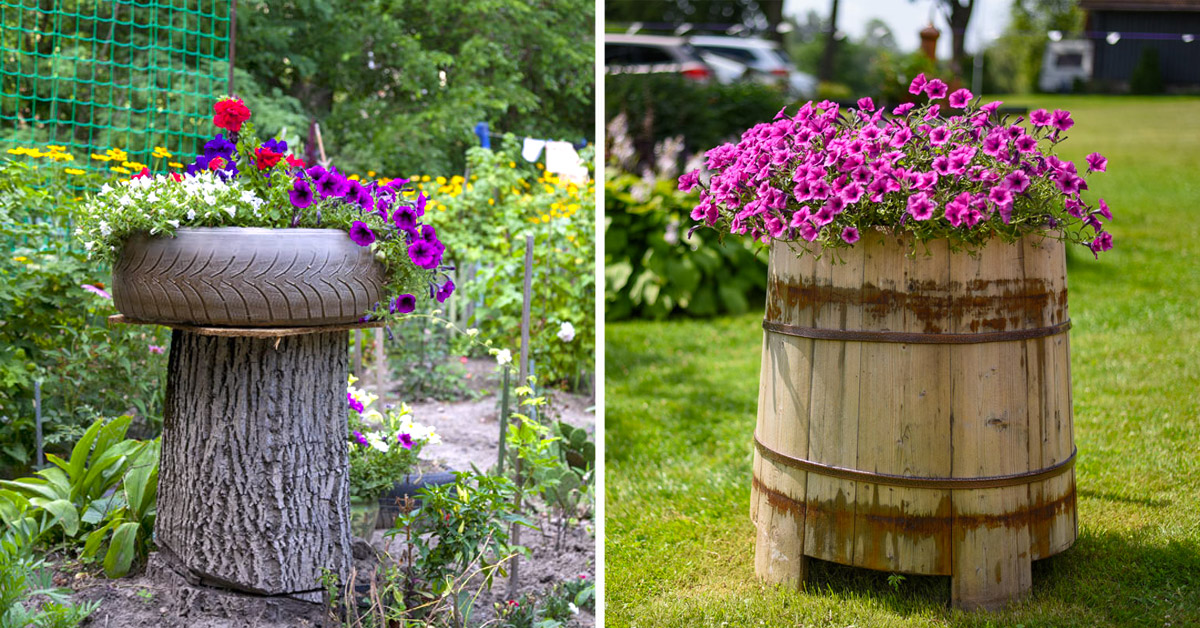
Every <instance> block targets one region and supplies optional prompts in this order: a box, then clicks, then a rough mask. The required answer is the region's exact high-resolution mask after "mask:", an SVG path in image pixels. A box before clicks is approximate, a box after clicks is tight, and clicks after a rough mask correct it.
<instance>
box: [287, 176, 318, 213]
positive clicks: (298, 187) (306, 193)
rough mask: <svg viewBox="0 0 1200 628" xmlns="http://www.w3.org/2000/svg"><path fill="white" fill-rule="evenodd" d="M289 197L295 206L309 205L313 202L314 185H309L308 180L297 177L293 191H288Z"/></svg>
mask: <svg viewBox="0 0 1200 628" xmlns="http://www.w3.org/2000/svg"><path fill="white" fill-rule="evenodd" d="M288 198H290V199H291V201H292V206H293V207H297V208H300V209H303V208H305V207H308V206H309V205H312V202H313V191H312V187H311V186H309V185H308V181H305V180H304V179H296V180H295V181H293V182H292V191H291V192H288Z"/></svg>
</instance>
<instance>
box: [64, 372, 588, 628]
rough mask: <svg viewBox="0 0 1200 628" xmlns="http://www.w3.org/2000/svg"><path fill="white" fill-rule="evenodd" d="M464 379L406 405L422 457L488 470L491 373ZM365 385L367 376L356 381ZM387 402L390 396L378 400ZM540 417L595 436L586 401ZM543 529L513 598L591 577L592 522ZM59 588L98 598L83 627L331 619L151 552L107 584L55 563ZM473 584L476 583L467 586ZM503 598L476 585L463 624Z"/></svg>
mask: <svg viewBox="0 0 1200 628" xmlns="http://www.w3.org/2000/svg"><path fill="white" fill-rule="evenodd" d="M465 371H466V374H467V375H468V376H469V377H468V385H469V386H470V388H471V389H472V390H473V391H476V398H474V399H471V400H467V401H455V402H440V401H422V402H420V403H411V404H409V405H410V407H412V409H413V418H414V420H416V421H418V422H422V423H427V424H431V425H433V426H434V427H435V428H436V429H437V431H438V433H439V434H440V435H441V436H442V441H443V442H442V443H441V444H439V445H431V446H429V447H427V448H426V449H425V451H423V452H422V458H426V459H428V460H429V461H430V462H432V463H435V464H436V465H437V466H440V467H443V468H448V469H454V470H466V469H470V467H471V465H472V464H474V465H475V466H476V467H478V468H479V469H480V470H488V469H490V468H492V467H494V466H495V464H496V458H497V454H498V439H499V435H500V425H499V421H498V418H499V414H500V412H499V396H498V394H496V392H495V391H496V389H497V388H498V383H497V382H496V381H495V380H496V378H495V376H494V371H495V362H494V361H492V360H471V361H469V362H467V363H466V364H465ZM364 383H365V382H364ZM385 397H386V398H385V401H388V402H394V401H396V398H395V396H394V395H387V396H385ZM548 397H549V405H548V407H547V414H548V415H549V416H550V417H552V418H556V419H559V420H562V421H565V422H567V423H570V424H571V425H575V426H578V427H583V428H585V429H587V431H588V432H589V433H592V434H594V433H595V413H594V411H593V409H592V404H593V401H592V400H591V399H590V398H588V397H584V396H580V395H572V394H568V393H562V392H551V393H550V394H549V395H548ZM542 523H543V528H544V530H545V532H540V531H538V530H536V529H535V530H529V529H526V530H524V531H523V533H522V537H521V544H522V545H524V546H525V547H527V548H529V550H530V553H531V555H530V557H529V558H527V559H522V560H521V565H520V569H519V571H520V584H519V586H518V588H517V589H516V591H515V592H514V593H513V595H512V597H520V596H521V595H525V594H528V595H533V596H535V597H540V596H542V595H544V594H545V593H546V592H547V591H549V590H550V589H551V588H552V587H553V586H554V585H555V584H557V583H560V582H564V581H567V580H571V579H575V578H579V577H580V576H581V575H582V576H586V577H587V578H588V579H590V580H593V581H594V580H595V576H596V565H595V562H596V560H595V559H596V538H595V526H594V523H593V521H592V520H590V519H587V520H584V521H582V522H581V523H580V524H579V525H574V526H570V527H569V528H568V530H567V533H566V534H565V536H564V539H563V542H562V546H561V548H558V549H556V548H555V540H556V539H555V534H554V533H553V530H554V529H555V527H556V526H554V525H550V524H549V523H548V522H546V521H545V519H544V518H543V519H542ZM370 546H371V547H373V548H374V549H375V550H376V551H377V552H384V551H387V552H389V553H390V554H391V555H393V556H399V555H401V554H402V551H403V544H402V543H401V542H399V541H396V542H393V543H390V544H389V543H388V541H387V539H385V538H384V536H383V531H382V530H379V531H376V533H375V535H374V537H373V538H372V539H371V544H370ZM371 553H372V552H371V551H370V549H368V546H367V544H366V543H365V542H362V541H360V540H356V543H355V555H356V561H355V563H356V568H357V569H358V570H359V572H360V573H361V572H364V571H370V570H372V569H373V567H374V564H375V561H374V560H373V558H371V557H370V554H371ZM56 583H57V584H58V585H60V586H68V587H70V588H73V589H74V590H75V591H76V593H75V595H74V599H75V600H76V601H77V602H89V601H98V602H100V607H99V608H98V609H97V610H96V611H95V612H94V613H93V614H92V616H91V617H89V618H88V620H86V621H85V622H84V624H83V625H84V626H91V627H103V628H109V627H112V628H151V627H154V628H177V627H178V628H183V627H187V628H285V627H286V628H303V627H306V626H314V627H315V626H326V625H330V626H333V625H337V624H335V623H331V622H330V620H329V619H328V618H327V611H326V609H325V607H324V606H322V605H320V604H312V603H307V602H301V601H297V600H292V599H288V598H272V597H261V596H253V595H246V594H241V593H236V592H233V591H226V590H222V589H216V588H211V587H206V586H197V585H195V584H192V583H189V582H187V581H186V579H185V578H184V577H183V576H181V575H179V574H178V573H176V572H175V571H174V570H172V569H171V568H170V567H169V566H168V565H167V564H166V563H165V561H163V560H162V559H160V558H159V557H158V556H157V554H155V555H152V556H151V558H150V560H149V561H148V565H147V566H146V568H145V569H144V570H143V572H142V573H141V574H139V575H136V576H133V577H128V578H122V579H119V580H108V579H106V578H104V577H103V576H102V575H98V576H97V575H89V574H87V573H79V572H78V570H76V569H70V568H67V566H65V565H60V568H59V573H58V575H57V576H56ZM472 584H473V585H474V584H475V583H472ZM508 599H510V596H509V591H508V581H507V579H506V578H505V579H497V581H496V583H495V584H494V586H493V587H492V590H491V591H483V592H482V593H481V594H480V596H479V598H478V599H477V601H476V603H475V611H474V613H473V616H472V618H471V621H470V624H471V625H475V626H478V625H480V624H481V623H484V622H487V621H489V620H493V621H494V619H495V610H494V605H495V604H504V603H506V602H507V601H508ZM568 625H569V626H573V627H574V626H579V627H580V628H592V627H593V626H595V616H594V614H593V613H591V612H589V611H582V612H580V613H579V615H577V616H576V617H575V618H574V619H573V620H572V621H571V622H570V623H569V624H568Z"/></svg>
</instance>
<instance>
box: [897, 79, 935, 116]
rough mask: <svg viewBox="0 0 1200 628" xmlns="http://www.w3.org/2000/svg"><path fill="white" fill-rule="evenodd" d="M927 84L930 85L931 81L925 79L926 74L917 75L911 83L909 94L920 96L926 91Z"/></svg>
mask: <svg viewBox="0 0 1200 628" xmlns="http://www.w3.org/2000/svg"><path fill="white" fill-rule="evenodd" d="M927 83H929V80H928V79H926V78H925V73H924V72H922V73H920V74H918V75H916V76H915V77H913V80H912V83H909V85H908V93H910V94H912V95H913V96H917V95H919V94H920V93H921V92H923V91H925V85H926V84H927ZM897 115H899V114H897Z"/></svg>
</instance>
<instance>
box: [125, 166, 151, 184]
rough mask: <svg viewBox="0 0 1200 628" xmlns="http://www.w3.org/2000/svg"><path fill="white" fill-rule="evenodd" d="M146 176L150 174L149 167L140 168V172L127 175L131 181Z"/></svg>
mask: <svg viewBox="0 0 1200 628" xmlns="http://www.w3.org/2000/svg"><path fill="white" fill-rule="evenodd" d="M148 176H150V169H149V168H142V171H141V172H139V173H137V174H135V175H133V176H132V177H129V179H130V180H131V181H132V180H133V179H141V178H143V177H148Z"/></svg>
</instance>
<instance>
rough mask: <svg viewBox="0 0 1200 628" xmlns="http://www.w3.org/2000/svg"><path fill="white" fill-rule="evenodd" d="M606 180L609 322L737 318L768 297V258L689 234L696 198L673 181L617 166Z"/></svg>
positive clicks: (747, 247) (742, 245)
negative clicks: (676, 317)
mask: <svg viewBox="0 0 1200 628" xmlns="http://www.w3.org/2000/svg"><path fill="white" fill-rule="evenodd" d="M605 177H606V180H605V182H604V191H605V197H604V206H605V216H604V220H605V225H604V234H605V237H604V277H605V287H604V304H605V307H604V312H605V317H606V318H607V319H608V320H621V319H625V318H631V317H639V318H653V319H663V318H666V317H668V316H671V315H679V314H686V315H689V316H715V315H717V314H727V313H728V314H739V313H742V312H746V311H748V310H749V309H750V307H751V306H752V305H757V304H759V303H761V301H762V299H763V298H764V297H765V294H766V277H767V272H766V271H767V264H766V255H765V254H764V253H762V252H758V251H756V249H755V248H754V245H753V244H752V243H750V242H747V241H745V240H743V239H739V238H728V239H725V240H724V241H722V240H721V238H719V237H717V236H716V234H712V233H708V232H695V233H691V234H690V235H689V234H688V233H687V232H688V230H689V225H690V222H691V221H690V219H689V218H688V212H689V211H690V210H691V208H692V207H694V206H695V203H696V196H695V195H694V194H684V193H683V192H680V191H679V190H678V189H677V188H676V183H675V181H674V180H673V179H667V178H651V179H649V180H646V179H644V178H642V177H638V176H635V175H632V174H629V173H626V172H620V171H618V170H616V169H615V168H609V169H608V171H607V172H606V173H605Z"/></svg>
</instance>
